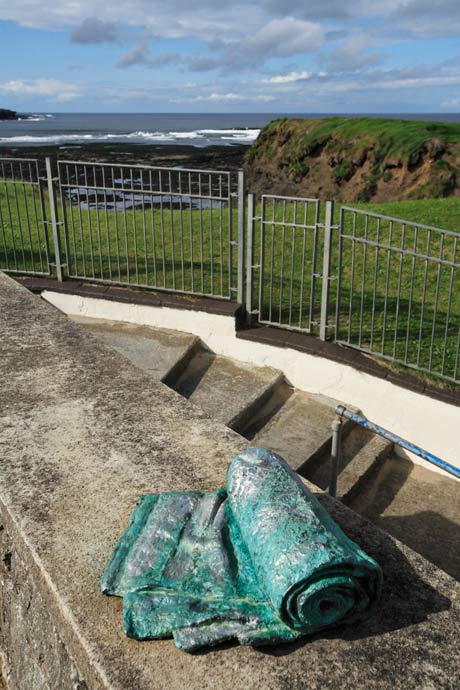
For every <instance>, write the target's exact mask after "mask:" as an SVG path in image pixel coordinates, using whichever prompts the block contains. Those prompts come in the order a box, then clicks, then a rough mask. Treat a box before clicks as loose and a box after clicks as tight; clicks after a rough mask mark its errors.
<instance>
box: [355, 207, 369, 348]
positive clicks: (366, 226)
mask: <svg viewBox="0 0 460 690" xmlns="http://www.w3.org/2000/svg"><path fill="white" fill-rule="evenodd" d="M368 234H369V216H368V215H365V216H364V243H363V267H362V271H363V275H362V279H361V302H360V308H359V336H358V345H359V347H361V343H362V339H363V316H364V295H365V292H364V286H365V284H366V262H367V244H366V242H367V239H368Z"/></svg>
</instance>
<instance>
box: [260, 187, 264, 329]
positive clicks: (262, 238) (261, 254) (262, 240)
mask: <svg viewBox="0 0 460 690" xmlns="http://www.w3.org/2000/svg"><path fill="white" fill-rule="evenodd" d="M265 203H266V197H265V196H262V199H261V214H260V260H259V264H260V268H259V319H262V317H263V299H264V273H265Z"/></svg>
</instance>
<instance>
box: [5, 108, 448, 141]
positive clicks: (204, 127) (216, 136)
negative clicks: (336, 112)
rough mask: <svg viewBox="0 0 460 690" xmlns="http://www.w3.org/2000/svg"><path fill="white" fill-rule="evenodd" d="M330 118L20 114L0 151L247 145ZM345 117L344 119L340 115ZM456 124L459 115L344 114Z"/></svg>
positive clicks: (306, 115) (305, 115)
mask: <svg viewBox="0 0 460 690" xmlns="http://www.w3.org/2000/svg"><path fill="white" fill-rule="evenodd" d="M331 115H332V114H331V113H314V114H313V113H286V114H282V113H263V114H261V113H257V114H247V113H245V114H242V113H240V114H238V113H232V114H209V113H206V114H199V113H192V114H178V113H172V114H167V113H161V114H160V113H155V114H147V113H144V114H142V113H133V114H127V113H109V114H103V113H25V114H24V115H22V116H21V117H20V119H18V120H0V146H2V145H3V146H14V147H16V146H18V147H21V146H27V147H30V146H49V145H56V146H59V147H61V148H77V149H78V148H79V147H80V145H82V144H97V143H104V142H113V143H120V144H127V143H128V144H129V143H133V144H155V145H159V144H169V145H171V144H181V145H190V146H196V147H206V146H212V145H220V146H222V145H224V146H232V145H236V144H251V143H252V142H253V141H254V140H255V139H256V138H257V135H258V134H259V132H260V130H261V128H262V127H264V125H266V124H267V123H268V122H270V121H271V120H274V119H276V118H280V117H301V118H324V117H330V116H331ZM343 115H344V114H343ZM347 117H394V118H403V119H408V120H431V121H438V122H447V123H449V122H460V113H449V114H440V113H423V114H407V113H395V114H391V115H388V114H384V115H378V114H375V113H372V114H359V115H354V114H347Z"/></svg>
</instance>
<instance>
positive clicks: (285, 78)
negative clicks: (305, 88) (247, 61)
mask: <svg viewBox="0 0 460 690" xmlns="http://www.w3.org/2000/svg"><path fill="white" fill-rule="evenodd" d="M310 77H311V72H307V71H304V72H289V74H279V75H277V76H275V77H270V79H262V83H264V84H290V83H291V82H295V81H305V80H306V79H310Z"/></svg>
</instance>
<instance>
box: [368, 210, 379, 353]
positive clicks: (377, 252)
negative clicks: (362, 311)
mask: <svg viewBox="0 0 460 690" xmlns="http://www.w3.org/2000/svg"><path fill="white" fill-rule="evenodd" d="M380 220H381V219H380V218H377V237H376V242H377V244H376V246H375V258H374V288H373V291H372V318H371V340H370V344H369V349H370V350H372V349H373V347H374V330H375V302H376V299H377V275H378V267H379V249H380V247H379V244H380Z"/></svg>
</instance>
